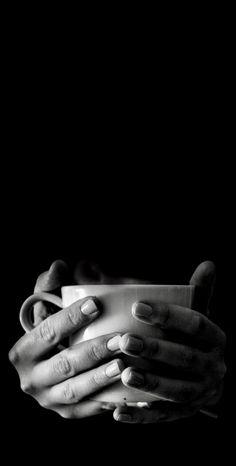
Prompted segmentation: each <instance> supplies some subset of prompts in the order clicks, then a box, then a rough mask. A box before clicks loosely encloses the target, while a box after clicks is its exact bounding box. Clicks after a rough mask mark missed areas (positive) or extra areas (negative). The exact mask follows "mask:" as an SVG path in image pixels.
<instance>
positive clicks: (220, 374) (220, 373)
mask: <svg viewBox="0 0 236 466" xmlns="http://www.w3.org/2000/svg"><path fill="white" fill-rule="evenodd" d="M226 372H227V367H226V364H225V362H224V361H222V362H221V363H220V364H218V365H217V371H216V377H217V380H218V381H221V380H222V379H223V378H224V377H225V374H226Z"/></svg>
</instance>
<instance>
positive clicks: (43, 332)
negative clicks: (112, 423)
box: [35, 317, 56, 343]
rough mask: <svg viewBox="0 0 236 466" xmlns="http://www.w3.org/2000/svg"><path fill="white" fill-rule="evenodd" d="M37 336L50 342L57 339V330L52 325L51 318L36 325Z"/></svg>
mask: <svg viewBox="0 0 236 466" xmlns="http://www.w3.org/2000/svg"><path fill="white" fill-rule="evenodd" d="M35 330H36V338H39V339H40V340H43V341H45V342H48V343H53V342H54V341H55V339H56V332H55V329H54V327H53V325H52V320H51V319H50V317H49V318H47V319H45V320H44V321H43V322H41V324H40V325H39V326H38V327H36V329H35Z"/></svg>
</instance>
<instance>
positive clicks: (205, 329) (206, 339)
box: [132, 302, 226, 347]
mask: <svg viewBox="0 0 236 466" xmlns="http://www.w3.org/2000/svg"><path fill="white" fill-rule="evenodd" d="M132 314H133V317H135V318H136V319H138V320H141V321H143V322H145V323H147V324H150V325H157V326H158V327H159V328H161V329H162V330H165V331H172V332H173V331H174V332H177V333H179V334H180V335H185V336H187V337H190V338H191V339H193V341H194V343H198V344H205V345H207V346H208V347H218V346H220V347H221V346H222V347H224V346H225V341H226V338H225V334H224V332H223V331H222V330H221V329H220V328H219V327H218V326H217V325H216V324H214V323H213V322H212V321H211V320H209V319H208V318H207V317H206V316H204V315H203V314H201V313H200V312H197V311H193V310H192V309H189V308H185V307H182V306H178V305H176V304H168V303H164V302H156V303H155V305H154V306H150V305H149V304H144V303H140V302H138V303H134V305H133V307H132Z"/></svg>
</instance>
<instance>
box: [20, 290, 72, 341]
mask: <svg viewBox="0 0 236 466" xmlns="http://www.w3.org/2000/svg"><path fill="white" fill-rule="evenodd" d="M39 301H46V302H48V303H52V304H55V305H56V306H58V307H60V308H62V307H63V306H62V299H61V298H60V297H59V296H56V295H54V294H50V293H45V292H43V291H41V292H39V293H35V294H32V295H31V296H29V298H27V299H26V300H25V301H24V303H23V304H22V306H21V309H20V315H19V318H20V323H21V325H22V327H23V329H24V330H25V332H26V333H29V332H30V331H31V330H33V329H34V328H35V327H34V324H33V321H32V312H31V309H32V306H33V305H34V304H36V303H38V302H39Z"/></svg>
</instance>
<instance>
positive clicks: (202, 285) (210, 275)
mask: <svg viewBox="0 0 236 466" xmlns="http://www.w3.org/2000/svg"><path fill="white" fill-rule="evenodd" d="M215 280H216V266H215V264H214V263H213V262H211V261H205V262H202V263H201V264H199V265H198V267H197V268H196V270H195V271H194V273H193V275H192V277H191V279H190V282H189V283H190V285H194V286H195V297H194V303H193V308H194V309H195V310H197V311H200V312H204V313H207V314H208V313H209V311H208V306H209V303H210V300H211V297H212V295H213V290H214V285H215Z"/></svg>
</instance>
